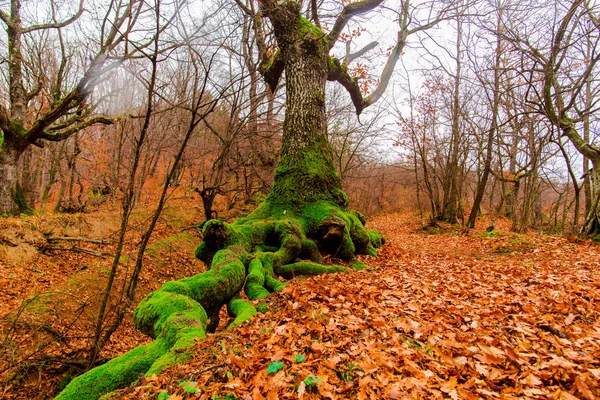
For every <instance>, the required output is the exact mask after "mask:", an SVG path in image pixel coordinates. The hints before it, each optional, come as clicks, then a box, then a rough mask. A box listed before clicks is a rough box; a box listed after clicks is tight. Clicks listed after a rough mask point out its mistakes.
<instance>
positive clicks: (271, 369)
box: [267, 361, 285, 375]
mask: <svg viewBox="0 0 600 400" xmlns="http://www.w3.org/2000/svg"><path fill="white" fill-rule="evenodd" d="M283 367H285V364H284V363H283V361H273V362H272V363H271V364H269V366H268V367H267V375H269V374H274V373H276V372H277V371H279V370H280V369H282V368H283Z"/></svg>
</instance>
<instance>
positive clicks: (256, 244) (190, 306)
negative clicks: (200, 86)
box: [58, 0, 443, 399]
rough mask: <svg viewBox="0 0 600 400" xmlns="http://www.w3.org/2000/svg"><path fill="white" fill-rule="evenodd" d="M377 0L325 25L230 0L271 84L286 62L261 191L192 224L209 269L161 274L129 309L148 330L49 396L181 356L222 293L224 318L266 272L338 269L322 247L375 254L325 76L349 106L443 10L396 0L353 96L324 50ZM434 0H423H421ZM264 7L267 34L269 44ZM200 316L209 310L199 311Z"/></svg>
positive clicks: (93, 387) (353, 6)
mask: <svg viewBox="0 0 600 400" xmlns="http://www.w3.org/2000/svg"><path fill="white" fill-rule="evenodd" d="M381 3H382V0H363V1H359V2H356V3H350V4H347V5H345V6H344V7H343V8H342V10H341V12H340V14H339V16H338V17H337V19H336V21H335V23H334V24H333V27H332V29H331V31H330V32H329V33H328V34H327V33H325V32H324V31H323V30H322V29H321V27H320V20H319V15H318V8H317V2H316V1H313V2H311V3H310V4H309V6H308V9H310V11H311V12H310V13H309V15H310V16H311V19H312V22H311V21H310V20H309V19H308V18H306V17H305V16H303V10H302V2H297V1H295V0H284V1H278V2H275V1H272V0H260V1H259V9H258V11H255V8H254V5H253V4H252V3H250V4H249V5H245V4H243V3H241V2H238V5H239V6H240V8H241V9H242V10H243V12H245V13H246V14H247V15H249V16H251V17H252V18H253V21H254V27H255V29H254V34H255V40H256V43H257V47H258V52H259V57H260V59H261V62H260V65H259V70H260V72H261V74H262V75H263V77H264V79H265V81H266V83H267V84H268V85H269V87H270V88H271V90H275V89H276V88H277V86H278V83H279V80H280V78H281V76H282V74H283V72H284V71H285V78H286V80H285V89H286V112H285V120H284V123H283V137H282V149H281V157H280V160H279V163H278V165H277V169H276V173H275V181H274V183H273V186H272V188H271V191H270V192H269V194H268V196H267V198H266V200H265V201H264V202H263V203H262V204H261V205H259V207H258V208H257V209H256V210H255V211H254V212H252V213H251V214H249V215H248V216H247V217H245V218H242V219H240V220H238V221H236V222H235V223H233V224H225V223H223V222H222V221H219V220H210V221H208V222H207V223H206V224H205V225H204V227H203V231H202V234H203V242H202V243H201V244H200V246H198V248H197V250H196V256H197V257H198V258H200V259H201V260H203V261H205V262H206V263H207V264H208V265H210V269H209V270H208V271H206V272H203V273H200V274H198V275H195V276H193V277H189V278H184V279H181V280H179V281H174V282H167V283H166V284H164V285H163V286H162V287H161V289H159V290H157V291H155V292H153V293H151V294H150V295H148V296H147V297H146V298H145V299H144V300H142V302H141V303H140V304H139V305H138V307H137V309H136V311H135V313H134V321H135V323H136V326H137V327H138V329H140V330H141V331H142V332H144V333H146V334H148V335H149V336H151V337H152V338H154V339H155V340H154V341H153V342H152V343H150V344H147V345H145V346H141V347H138V348H136V349H133V350H131V351H129V352H128V353H126V354H124V355H122V356H120V357H117V358H115V359H113V360H111V361H109V362H108V363H107V364H104V365H102V366H100V367H97V368H95V369H93V370H91V371H90V372H88V373H86V374H84V375H82V376H80V377H78V378H77V379H76V380H75V381H73V382H72V383H71V384H70V385H69V386H68V387H67V388H66V389H65V391H64V392H63V393H61V394H60V395H59V396H58V398H59V399H68V398H82V397H81V393H86V396H87V397H89V398H95V397H98V396H100V395H101V394H103V393H106V392H108V391H111V390H113V389H115V388H116V387H118V386H119V385H124V384H127V382H126V381H127V380H128V379H129V380H130V381H133V380H135V379H136V378H137V377H138V375H139V374H154V373H158V372H160V371H161V370H162V369H163V368H165V367H167V366H170V365H173V364H176V363H179V362H182V361H183V360H185V359H187V358H188V357H190V353H189V350H188V349H189V347H191V346H192V345H193V344H194V342H195V340H196V338H204V337H205V336H206V332H207V327H208V326H213V327H214V326H216V325H217V324H216V322H215V321H216V320H217V318H218V313H219V310H220V309H221V308H222V306H223V305H225V304H226V305H227V309H228V311H229V313H230V315H232V316H233V318H234V320H233V322H231V324H230V325H229V326H230V327H234V326H237V325H239V324H240V323H241V322H243V321H245V320H247V319H249V318H251V317H252V316H253V315H255V314H256V312H257V311H256V309H255V308H254V306H253V305H252V304H250V303H249V302H247V301H245V300H243V299H242V298H241V297H240V295H239V292H240V291H241V290H242V289H244V291H245V293H246V295H247V297H248V298H249V299H251V300H253V299H258V298H263V297H265V296H267V295H268V294H269V292H270V291H275V290H279V289H281V288H282V287H283V286H284V284H283V283H282V282H281V281H280V280H278V279H277V276H280V277H283V278H291V277H293V276H295V275H315V274H321V273H328V272H344V271H346V268H345V267H342V266H327V265H323V264H322V256H321V252H326V253H329V254H332V255H334V256H336V257H338V258H340V259H342V260H345V261H347V262H349V263H350V265H351V267H353V268H355V269H362V268H364V267H365V265H364V263H362V262H361V261H359V260H358V259H356V258H355V255H356V254H370V255H376V251H375V248H376V247H379V246H381V245H382V243H383V238H382V237H381V235H380V234H379V233H378V232H376V231H374V230H367V229H366V228H365V227H364V223H365V218H364V217H363V216H362V215H360V214H359V213H357V212H354V211H351V210H349V209H348V201H347V198H346V195H345V194H344V192H343V191H342V190H341V187H340V179H339V176H338V174H337V173H336V170H335V166H334V163H333V155H332V149H331V145H330V144H329V142H328V141H327V120H326V113H325V86H326V82H327V80H331V81H337V82H339V83H341V84H342V86H343V87H345V88H346V90H347V91H348V92H349V94H350V97H351V99H352V102H353V104H354V106H355V108H356V112H357V114H358V115H360V113H361V112H362V111H363V110H364V109H365V108H366V107H368V106H370V105H371V104H373V103H375V102H376V101H377V100H378V99H379V98H381V96H382V95H383V93H384V91H385V89H386V87H387V84H388V82H389V81H390V78H391V76H392V72H393V69H394V66H395V64H396V62H397V60H398V58H399V57H400V55H401V53H402V50H403V48H404V46H405V44H406V39H407V37H408V36H409V35H410V34H412V33H415V32H418V31H420V30H423V29H426V28H428V27H431V26H434V25H435V24H436V23H437V22H438V21H439V20H440V19H441V18H442V16H441V15H443V14H441V15H440V16H437V17H435V18H434V19H432V20H430V21H427V22H426V23H424V24H421V25H411V23H413V24H414V23H415V22H414V21H415V20H416V19H414V18H411V12H412V11H413V10H412V9H411V8H410V4H409V2H408V1H407V0H404V1H402V2H401V5H400V11H399V13H398V16H399V23H400V30H399V32H398V36H397V42H396V44H395V46H394V47H393V49H392V50H391V53H390V56H389V58H388V61H387V63H386V65H385V68H384V70H383V73H382V77H381V80H380V83H379V85H378V86H377V88H376V89H375V90H374V91H373V92H372V93H371V94H370V95H369V96H366V97H364V96H363V93H362V92H361V86H360V82H359V80H358V79H356V78H354V77H352V76H351V75H350V74H349V73H348V69H347V68H346V66H345V65H344V64H343V63H341V62H340V61H339V60H337V59H335V58H331V57H330V55H329V52H330V51H331V50H332V48H333V47H334V45H335V44H336V42H337V41H338V39H339V38H340V35H341V33H342V31H343V30H344V28H345V27H346V26H347V24H348V22H349V21H350V20H351V19H352V18H353V17H355V16H358V15H361V14H364V13H367V12H369V11H371V10H374V9H375V8H377V7H379V6H380V5H381ZM432 4H434V3H432ZM263 17H266V18H267V19H268V21H269V23H270V26H271V27H272V30H273V35H274V37H275V39H276V47H277V48H276V49H274V51H268V48H267V46H266V42H265V35H264V30H263V29H264V27H265V26H266V21H264V20H263ZM209 319H210V322H209Z"/></svg>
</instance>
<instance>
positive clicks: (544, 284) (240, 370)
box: [119, 215, 600, 400]
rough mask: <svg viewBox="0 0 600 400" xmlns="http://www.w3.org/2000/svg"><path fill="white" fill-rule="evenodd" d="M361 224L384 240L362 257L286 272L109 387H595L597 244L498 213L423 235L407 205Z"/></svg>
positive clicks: (488, 391) (192, 394) (332, 393)
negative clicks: (192, 352)
mask: <svg viewBox="0 0 600 400" xmlns="http://www.w3.org/2000/svg"><path fill="white" fill-rule="evenodd" d="M480 225H482V226H484V225H485V224H483V223H480ZM369 226H370V227H373V228H376V229H379V230H380V231H381V232H382V233H383V234H384V235H385V236H386V237H387V239H388V242H387V243H388V244H386V246H384V248H383V249H381V250H380V254H379V256H378V257H377V258H371V257H365V258H363V260H364V261H365V262H366V263H367V264H369V265H370V266H371V268H369V269H367V270H364V271H362V272H355V273H351V274H348V275H346V274H340V273H336V274H329V275H324V276H318V277H312V278H307V279H304V278H297V279H294V280H293V281H292V283H291V284H290V285H289V287H287V288H286V289H285V290H283V291H282V292H280V293H275V294H272V295H271V296H269V297H268V298H267V299H265V302H264V303H263V304H259V305H258V307H259V309H261V308H262V309H263V311H266V310H267V309H268V311H267V312H266V313H262V314H259V316H258V317H256V318H255V319H254V320H252V321H251V322H249V323H246V324H244V325H243V326H241V327H238V328H237V329H236V330H233V331H222V332H220V333H219V332H218V333H216V334H215V335H211V336H210V337H209V338H208V339H207V340H206V341H200V342H198V343H197V345H196V348H195V349H196V350H197V354H196V356H195V357H194V359H193V360H192V361H191V362H189V363H187V364H184V365H181V366H177V367H174V368H172V369H169V370H167V371H166V372H164V373H162V374H161V375H158V376H153V377H151V378H148V379H146V380H145V381H144V382H143V383H142V384H140V385H138V386H137V387H136V388H134V389H129V390H125V391H122V392H120V393H119V397H120V398H121V397H123V398H131V399H134V398H135V399H141V398H148V396H156V395H159V397H158V398H163V399H165V398H167V394H169V395H170V397H168V398H169V399H171V400H176V399H179V398H206V399H233V398H239V399H246V398H247V399H263V398H266V399H276V398H290V399H292V398H293V399H297V398H303V399H317V398H330V399H343V398H358V399H381V398H453V399H459V398H460V399H477V398H500V397H502V398H556V399H574V398H580V399H594V398H600V318H599V316H600V247H598V246H597V245H595V244H593V243H592V242H590V241H583V240H579V239H576V238H558V237H551V236H542V235H537V234H525V235H517V234H513V233H508V232H507V230H508V228H507V227H503V226H501V225H500V226H498V228H499V230H498V231H495V232H493V233H491V234H486V233H483V232H482V231H481V230H479V231H474V232H470V233H468V234H465V233H461V232H459V231H447V232H445V233H437V234H432V233H431V232H429V233H426V232H423V231H422V230H419V229H418V223H417V222H416V221H415V220H414V218H407V216H406V215H385V216H380V217H377V218H375V219H374V220H373V221H371V222H370V223H369ZM163 392H164V394H161V393H163ZM161 396H162V397H161ZM180 396H181V397H180ZM234 396H235V397H234Z"/></svg>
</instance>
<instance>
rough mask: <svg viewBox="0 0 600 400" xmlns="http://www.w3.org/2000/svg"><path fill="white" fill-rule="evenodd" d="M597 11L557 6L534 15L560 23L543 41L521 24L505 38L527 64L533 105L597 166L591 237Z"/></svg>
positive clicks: (587, 226) (598, 223) (598, 157)
mask: <svg viewBox="0 0 600 400" xmlns="http://www.w3.org/2000/svg"><path fill="white" fill-rule="evenodd" d="M595 7H596V6H594V5H592V4H589V3H588V2H586V1H584V0H574V1H565V2H557V3H556V4H552V5H551V9H550V10H548V9H545V8H541V9H540V10H535V11H536V12H537V13H539V14H542V15H545V16H548V15H550V17H552V18H555V19H556V23H555V24H550V26H547V28H546V29H545V30H544V29H541V30H540V32H541V33H540V35H539V36H534V37H528V35H526V34H525V33H524V32H521V30H520V28H519V26H518V24H515V25H513V26H508V27H507V28H508V29H507V30H506V33H505V34H504V39H505V40H506V41H507V43H510V44H511V46H512V50H513V51H514V52H515V53H517V54H519V56H520V59H521V60H522V63H523V64H522V66H521V68H520V71H521V78H522V79H523V81H524V82H525V85H526V86H527V93H528V98H527V100H528V101H529V103H530V104H531V105H533V107H535V111H536V112H537V113H539V114H540V115H543V116H544V117H545V118H546V120H547V121H548V123H550V124H551V125H553V126H554V127H556V128H557V129H558V131H559V132H560V134H561V135H562V136H565V137H567V138H568V139H569V141H570V143H571V144H572V145H573V146H574V147H575V148H576V149H577V150H578V152H579V153H580V154H581V155H582V156H584V157H585V158H587V159H588V160H590V161H591V163H592V168H591V170H590V171H589V173H588V176H589V179H590V192H591V193H590V196H591V198H592V202H591V205H590V208H589V210H588V215H587V216H586V222H585V223H584V226H583V227H582V231H583V232H584V233H586V234H590V235H596V234H598V233H599V232H600V207H599V206H598V203H599V201H600V148H599V147H598V145H597V144H595V143H594V142H593V138H590V137H589V129H588V128H586V125H587V124H589V117H590V116H592V115H594V113H595V112H596V111H597V101H598V100H597V99H598V97H597V94H598V91H599V90H600V86H598V80H597V79H598V62H599V61H600V52H599V51H598V43H600V35H598V32H599V30H598V28H600V21H599V20H598V17H597V11H598V10H597V7H596V8H595ZM543 13H545V14H543ZM543 18H544V17H542V19H540V21H543ZM546 25H547V24H546ZM582 44H583V45H584V48H581V45H582ZM590 99H594V100H593V101H590ZM582 124H583V125H584V127H583V131H584V135H583V136H582V135H581V133H580V132H581V128H582V127H581V125H582Z"/></svg>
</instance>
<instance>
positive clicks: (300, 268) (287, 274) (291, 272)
mask: <svg viewBox="0 0 600 400" xmlns="http://www.w3.org/2000/svg"><path fill="white" fill-rule="evenodd" d="M275 272H276V273H277V275H279V276H282V277H284V278H285V279H291V278H293V277H295V276H297V275H321V274H331V273H334V272H348V270H347V269H346V268H344V267H341V266H339V265H322V264H317V263H313V262H309V261H299V262H295V263H292V264H286V265H282V266H281V267H278V268H277V269H276V270H275Z"/></svg>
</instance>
